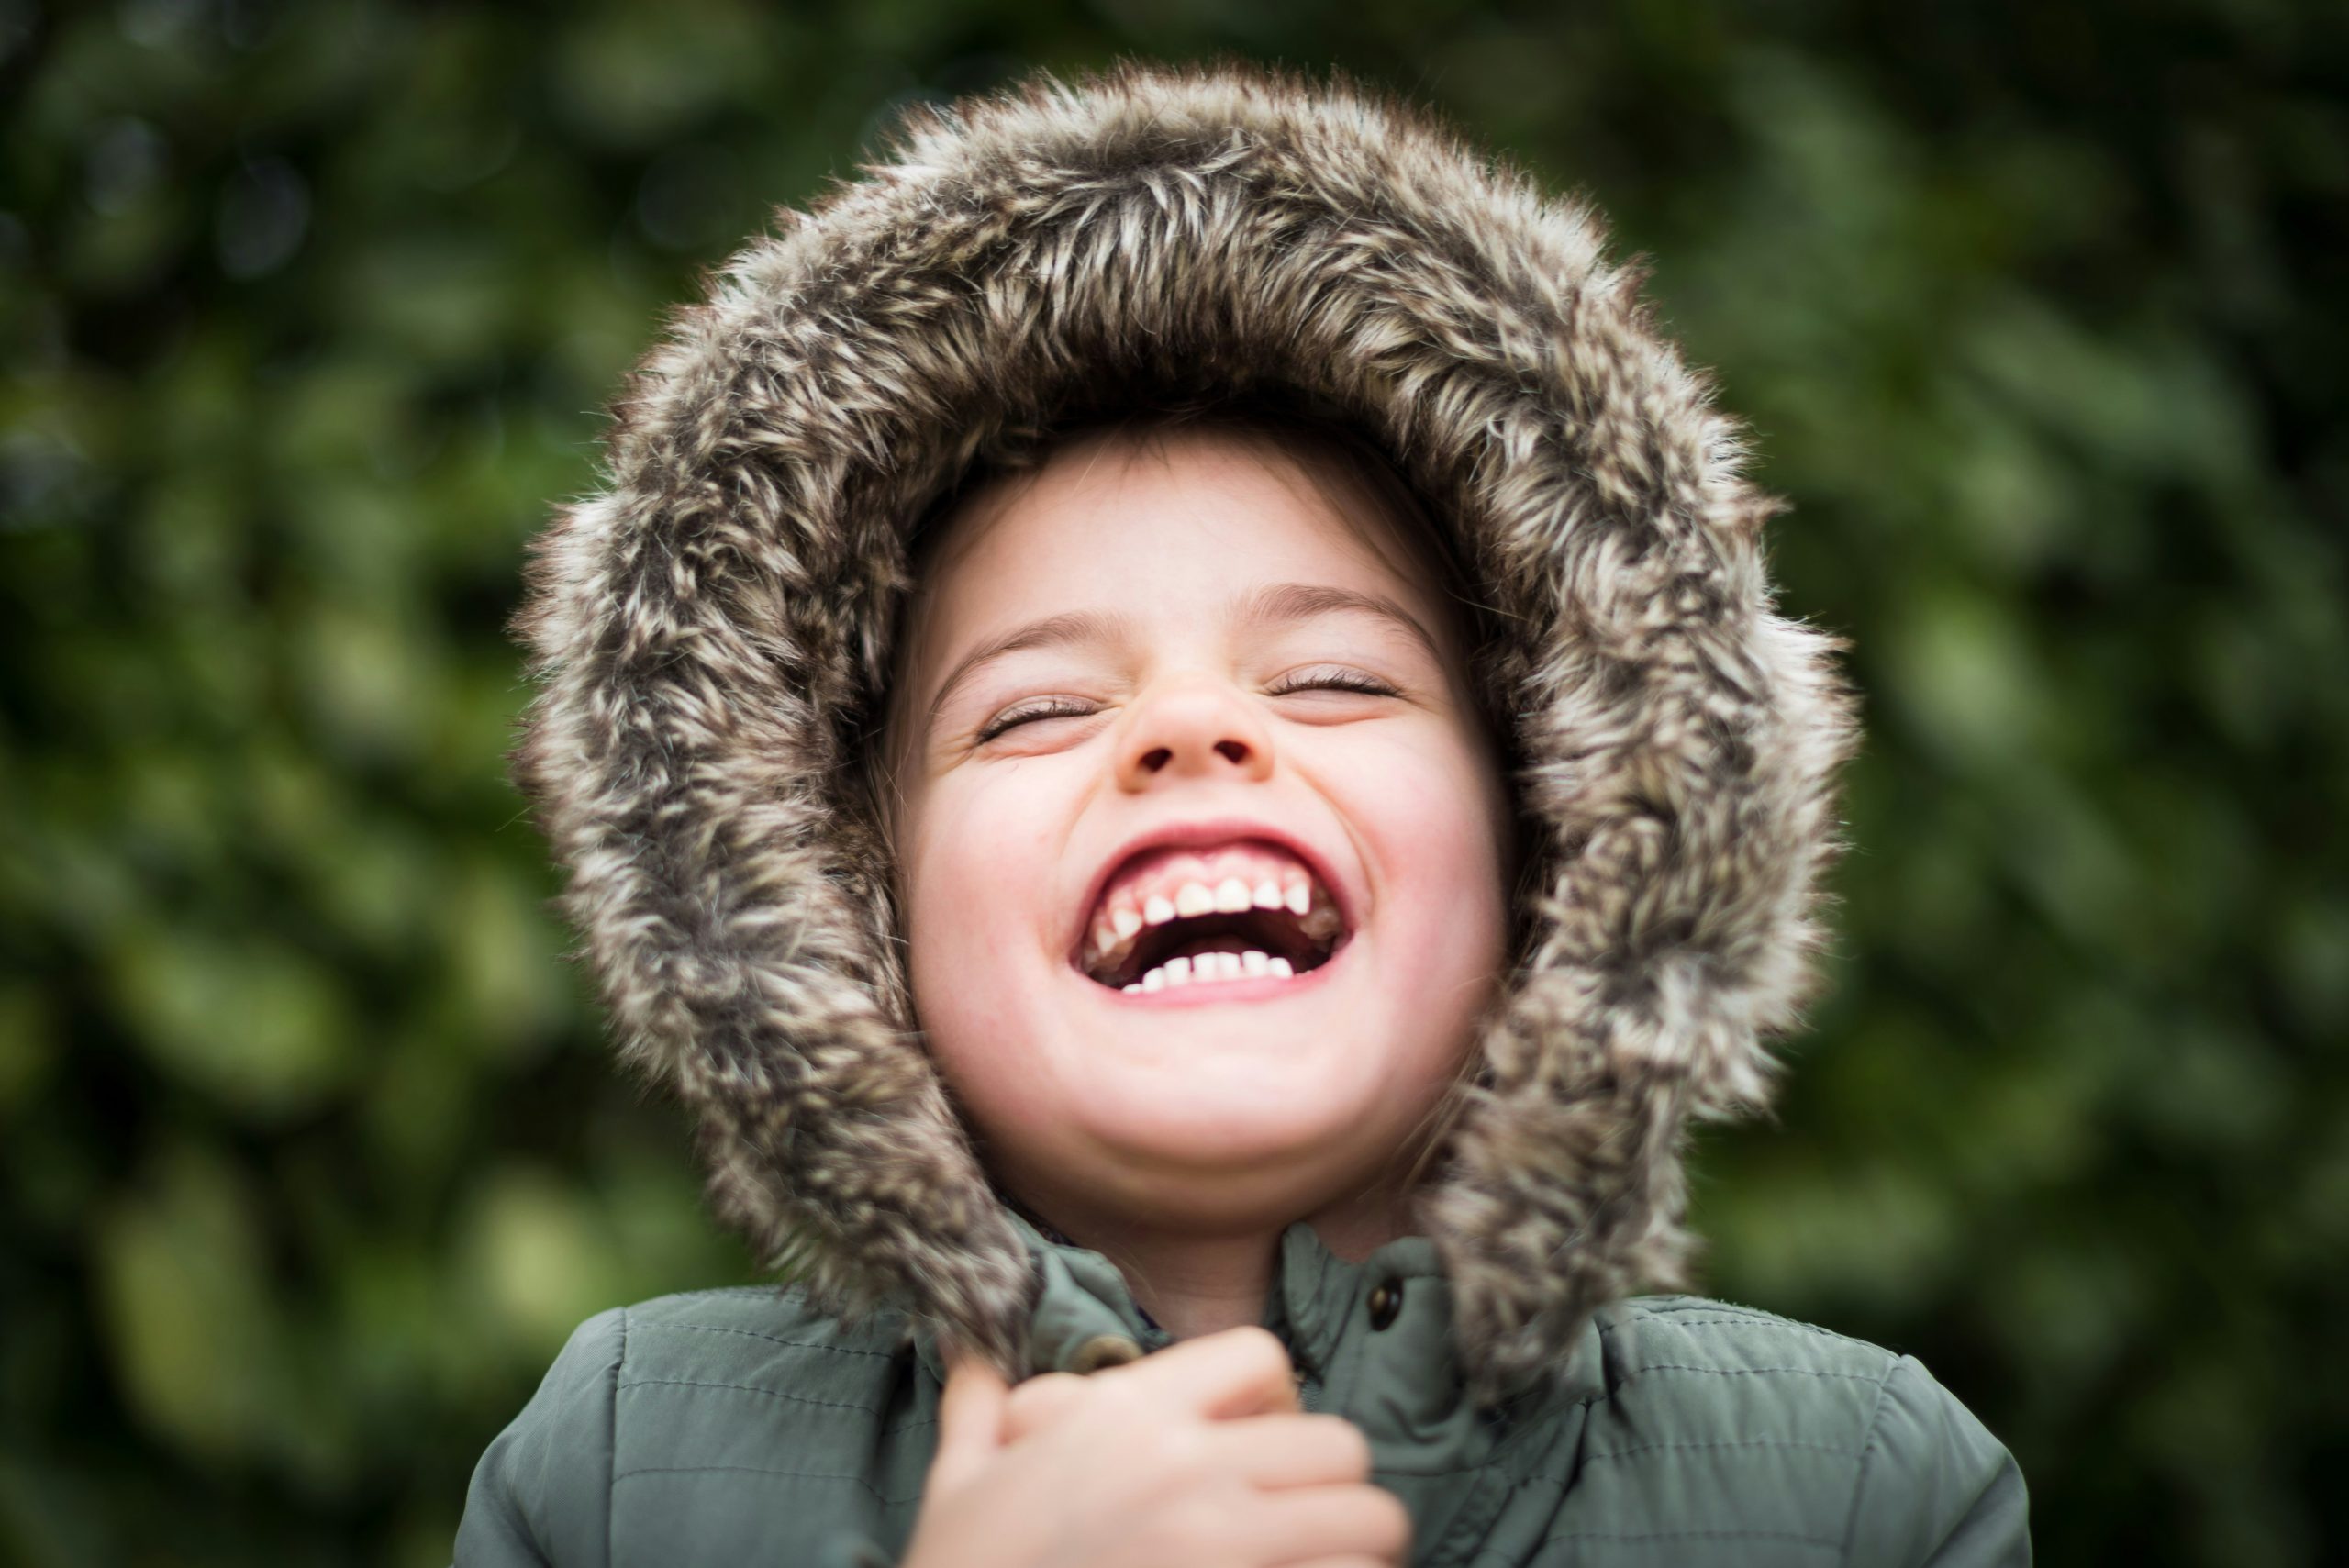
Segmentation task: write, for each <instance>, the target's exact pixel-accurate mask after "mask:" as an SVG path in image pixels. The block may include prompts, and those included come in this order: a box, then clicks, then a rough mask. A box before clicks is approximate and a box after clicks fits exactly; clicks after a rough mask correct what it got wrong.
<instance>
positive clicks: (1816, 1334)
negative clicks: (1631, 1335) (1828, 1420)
mask: <svg viewBox="0 0 2349 1568" xmlns="http://www.w3.org/2000/svg"><path fill="white" fill-rule="evenodd" d="M1633 1310H1634V1311H1636V1312H1637V1313H1638V1314H1639V1321H1642V1322H1648V1323H1662V1324H1664V1325H1665V1326H1666V1327H1669V1328H1674V1329H1711V1328H1719V1327H1723V1326H1735V1327H1738V1328H1749V1329H1750V1328H1776V1329H1789V1330H1791V1331H1793V1332H1795V1333H1798V1334H1802V1335H1806V1336H1808V1337H1809V1338H1811V1339H1815V1340H1835V1341H1836V1342H1837V1343H1839V1344H1845V1345H1854V1346H1856V1347H1858V1348H1859V1349H1861V1350H1864V1351H1882V1350H1883V1349H1884V1347H1883V1346H1882V1345H1875V1344H1870V1343H1869V1342H1868V1341H1867V1340H1855V1339H1854V1338H1852V1336H1851V1335H1849V1334H1839V1333H1837V1332H1836V1331H1835V1330H1834V1329H1822V1328H1820V1326H1819V1325H1818V1324H1816V1323H1804V1322H1801V1321H1798V1319H1796V1318H1781V1317H1779V1316H1778V1315H1777V1314H1776V1313H1775V1312H1763V1311H1759V1310H1756V1311H1754V1312H1753V1313H1752V1314H1751V1315H1749V1316H1746V1317H1742V1318H1683V1316H1682V1314H1681V1313H1678V1312H1656V1311H1653V1310H1651V1309H1649V1308H1647V1307H1636V1308H1634V1309H1633ZM1695 1310H1697V1309H1696V1308H1695V1307H1689V1308H1687V1311H1691V1312H1693V1311H1695ZM1621 1327H1623V1325H1621V1324H1618V1323H1601V1324H1600V1325H1599V1326H1598V1331H1599V1332H1600V1333H1602V1334H1607V1333H1612V1332H1614V1331H1615V1330H1616V1329H1620V1328H1621Z"/></svg>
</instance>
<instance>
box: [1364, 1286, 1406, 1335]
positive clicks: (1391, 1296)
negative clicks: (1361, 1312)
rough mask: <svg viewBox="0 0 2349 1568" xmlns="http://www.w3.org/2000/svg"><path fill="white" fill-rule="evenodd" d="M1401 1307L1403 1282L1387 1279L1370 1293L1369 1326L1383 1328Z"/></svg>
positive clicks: (1392, 1320) (1391, 1320)
mask: <svg viewBox="0 0 2349 1568" xmlns="http://www.w3.org/2000/svg"><path fill="white" fill-rule="evenodd" d="M1402 1309H1403V1282H1402V1281H1401V1280H1388V1281H1386V1283H1385V1284H1381V1285H1380V1286H1379V1287H1378V1288H1377V1289H1375V1290H1374V1291H1372V1292H1371V1293H1370V1326H1371V1327H1372V1328H1373V1329H1384V1328H1386V1325H1388V1324H1389V1323H1392V1322H1394V1321H1395V1314H1397V1312H1400V1311H1401V1310H1402Z"/></svg>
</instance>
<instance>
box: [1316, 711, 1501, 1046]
mask: <svg viewBox="0 0 2349 1568" xmlns="http://www.w3.org/2000/svg"><path fill="white" fill-rule="evenodd" d="M1416 739H1417V740H1419V742H1420V743H1419V744H1411V745H1404V746H1397V747H1394V748H1391V749H1390V750H1389V751H1388V752H1387V754H1386V756H1385V757H1384V758H1383V759H1381V760H1379V761H1378V762H1375V763H1373V764H1369V765H1364V766H1360V767H1358V768H1357V769H1355V770H1354V776H1356V777H1359V778H1362V779H1364V780H1365V781H1375V787H1373V788H1365V789H1364V790H1362V791H1360V792H1359V794H1358V798H1357V799H1356V800H1354V801H1353V802H1351V803H1350V805H1349V808H1348V815H1349V817H1352V818H1353V821H1354V822H1355V823H1356V824H1357V825H1358V827H1359V828H1360V830H1361V831H1362V832H1363V834H1364V837H1365V838H1366V839H1368V840H1370V841H1371V848H1372V859H1373V862H1374V863H1375V864H1376V865H1379V866H1381V867H1383V868H1384V869H1385V872H1386V885H1385V886H1383V887H1380V888H1378V889H1377V890H1376V891H1377V892H1378V893H1379V894H1380V895H1382V896H1383V898H1384V900H1385V905H1384V907H1382V908H1381V910H1380V911H1379V918H1380V919H1381V921H1382V923H1383V924H1385V925H1386V929H1388V930H1389V931H1390V932H1392V933H1393V934H1394V936H1395V937H1396V939H1397V942H1398V943H1399V944H1401V945H1402V947H1403V949H1404V952H1403V956H1404V958H1405V960H1406V962H1412V963H1414V964H1417V965H1421V966H1423V973H1424V974H1425V976H1426V981H1427V986H1428V988H1429V989H1430V990H1431V991H1441V992H1442V993H1444V994H1445V995H1444V996H1442V997H1439V998H1437V1004H1438V1005H1440V1006H1446V1007H1451V1006H1453V1004H1455V1003H1457V1004H1458V1005H1459V1006H1462V1007H1467V1006H1468V998H1466V997H1464V996H1462V995H1453V994H1454V993H1459V992H1463V991H1469V990H1475V989H1477V988H1478V987H1479V983H1480V982H1484V981H1486V980H1488V979H1489V978H1490V977H1492V976H1495V975H1497V974H1498V973H1499V972H1500V970H1501V969H1502V967H1503V966H1504V965H1505V963H1506V962H1507V958H1506V952H1505V950H1506V947H1507V940H1508V937H1507V932H1508V885H1507V884H1508V848H1507V839H1506V834H1507V831H1508V825H1507V821H1506V819H1505V817H1504V815H1503V813H1504V811H1505V801H1506V796H1505V795H1504V793H1503V790H1502V786H1501V785H1500V784H1499V781H1498V777H1497V774H1496V773H1495V772H1494V771H1493V768H1492V765H1491V763H1490V762H1487V761H1486V758H1485V756H1484V754H1483V752H1482V751H1480V750H1479V749H1478V748H1477V747H1476V746H1475V744H1474V742H1473V741H1471V740H1468V739H1467V738H1466V737H1463V736H1455V735H1453V734H1452V733H1451V732H1450V731H1449V730H1448V729H1447V730H1445V731H1443V732H1442V734H1441V735H1440V736H1439V737H1438V738H1435V739H1432V740H1431V739H1429V738H1428V737H1426V736H1424V735H1422V736H1420V737H1418V738H1416Z"/></svg>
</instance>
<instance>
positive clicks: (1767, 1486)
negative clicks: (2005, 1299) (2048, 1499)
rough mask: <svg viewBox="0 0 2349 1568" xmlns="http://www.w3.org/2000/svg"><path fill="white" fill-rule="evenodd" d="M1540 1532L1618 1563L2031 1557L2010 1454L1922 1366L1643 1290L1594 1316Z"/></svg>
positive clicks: (1743, 1312)
mask: <svg viewBox="0 0 2349 1568" xmlns="http://www.w3.org/2000/svg"><path fill="white" fill-rule="evenodd" d="M1594 1331H1595V1333H1596V1335H1597V1336H1598V1340H1599V1346H1600V1351H1601V1362H1602V1382H1603V1386H1604V1392H1603V1393H1598V1394H1595V1395H1590V1396H1586V1397H1584V1398H1582V1399H1580V1400H1579V1401H1577V1410H1578V1412H1579V1413H1580V1415H1581V1416H1582V1417H1583V1419H1582V1420H1580V1421H1579V1422H1574V1421H1568V1422H1565V1423H1562V1425H1564V1426H1566V1427H1571V1428H1572V1429H1574V1433H1575V1442H1574V1444H1573V1450H1572V1452H1571V1453H1570V1454H1566V1455H1560V1454H1557V1453H1555V1452H1553V1453H1552V1454H1550V1455H1548V1456H1546V1463H1545V1465H1544V1468H1545V1469H1549V1470H1553V1471H1555V1472H1557V1473H1556V1475H1555V1477H1554V1478H1555V1479H1556V1480H1557V1481H1558V1482H1559V1484H1560V1485H1561V1486H1562V1487H1563V1500H1562V1501H1561V1503H1560V1506H1559V1508H1558V1511H1557V1513H1556V1515H1555V1517H1554V1518H1553V1521H1552V1522H1551V1524H1550V1526H1549V1528H1548V1529H1547V1531H1546V1532H1545V1536H1544V1542H1545V1544H1546V1543H1551V1542H1554V1543H1558V1544H1559V1545H1564V1546H1567V1547H1568V1550H1569V1551H1581V1552H1585V1553H1587V1554H1590V1555H1592V1556H1595V1557H1598V1558H1600V1559H1602V1560H1606V1561H1613V1560H1614V1559H1615V1558H1617V1557H1618V1556H1622V1557H1624V1558H1625V1559H1626V1560H1627V1561H1648V1560H1650V1557H1648V1556H1642V1555H1641V1553H1642V1552H1645V1553H1649V1554H1652V1555H1653V1556H1654V1560H1657V1561H1662V1560H1664V1559H1665V1558H1669V1559H1670V1560H1672V1561H1675V1562H1692V1563H1693V1562H1715V1561H1719V1562H1773V1563H1775V1562H1787V1563H1803V1564H1812V1565H1817V1564H1826V1563H1833V1564H1851V1565H1854V1568H1876V1565H1877V1564H1904V1565H1905V1564H1932V1565H1933V1568H1975V1565H1977V1564H1978V1565H1982V1568H1989V1565H1993V1564H1996V1565H1998V1568H2020V1565H2022V1564H2027V1563H2028V1562H2030V1560H2031V1543H2030V1533H2029V1529H2028V1524H2027V1505H2026V1498H2025V1494H2024V1488H2023V1482H2022V1475H2021V1471H2020V1469H2019V1468H2018V1467H2017V1466H2016V1464H2015V1462H2014V1459H2013V1457H2012V1456H2011V1455H2010V1454H2009V1452H2008V1451H2007V1450H2006V1448H2005V1446H2004V1445H2002V1444H2001V1443H2000V1442H1999V1441H1998V1440H1997V1439H1996V1438H1994V1437H1992V1436H1991V1435H1990V1433H1989V1432H1988V1431H1987V1429H1985V1428H1984V1427H1983V1425H1982V1423H1981V1422H1980V1421H1978V1420H1976V1418H1975V1417H1974V1415H1973V1414H1972V1412H1970V1411H1968V1410H1967V1409H1966V1408H1965V1406H1964V1405H1963V1404H1961V1403H1960V1402H1959V1401H1958V1400H1957V1398H1956V1397H1955V1396H1953V1395H1952V1394H1950V1393H1949V1391H1948V1390H1946V1389H1944V1388H1943V1387H1942V1385H1940V1384H1938V1383H1936V1382H1935V1381H1934V1380H1933V1378H1932V1374H1931V1373H1928V1372H1927V1371H1926V1370H1925V1368H1924V1366H1923V1364H1922V1363H1921V1362H1919V1361H1917V1360H1916V1358H1914V1357H1912V1356H1904V1355H1900V1354H1897V1353H1896V1352H1894V1351H1888V1350H1886V1349H1884V1348H1883V1347H1881V1346H1878V1345H1873V1344H1870V1343H1868V1342H1867V1341H1865V1340H1855V1339H1852V1338H1850V1337H1848V1336H1845V1335H1842V1334H1837V1333H1832V1332H1831V1331H1829V1330H1827V1329H1820V1328H1817V1327H1815V1326H1813V1325H1811V1324H1809V1323H1802V1322H1798V1321H1796V1320H1794V1319H1792V1318H1781V1317H1778V1316H1776V1314H1773V1313H1768V1312H1763V1311H1759V1310H1756V1309H1754V1308H1753V1307H1740V1306H1736V1305H1734V1304H1732V1303H1730V1302H1725V1301H1714V1300H1707V1299H1704V1298H1702V1297H1698V1296H1642V1297H1635V1298H1633V1299H1631V1300H1629V1301H1625V1302H1621V1303H1619V1304H1617V1305H1616V1306H1615V1307H1612V1308H1610V1309H1609V1310H1608V1311H1606V1312H1603V1313H1601V1314H1600V1315H1599V1318H1598V1322H1597V1324H1596V1325H1595V1326H1594Z"/></svg>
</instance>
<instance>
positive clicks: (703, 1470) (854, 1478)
mask: <svg viewBox="0 0 2349 1568" xmlns="http://www.w3.org/2000/svg"><path fill="white" fill-rule="evenodd" d="M713 1473H715V1474H733V1475H774V1476H780V1477H782V1478H784V1479H785V1480H789V1481H839V1482H843V1483H845V1484H847V1485H852V1486H862V1487H863V1488H864V1490H866V1491H867V1492H870V1493H872V1494H873V1496H874V1497H876V1498H878V1499H880V1501H881V1502H882V1503H884V1504H885V1505H887V1506H888V1507H893V1508H894V1507H902V1506H904V1505H905V1504H907V1503H918V1502H919V1501H921V1494H920V1493H918V1492H916V1493H914V1494H912V1495H911V1496H904V1497H893V1496H890V1495H889V1494H888V1493H886V1492H884V1491H883V1490H881V1488H880V1487H878V1486H875V1485H873V1483H872V1482H870V1481H867V1480H866V1479H865V1478H864V1477H863V1476H862V1475H841V1474H839V1473H835V1472H832V1471H829V1470H774V1469H770V1468H768V1467H767V1466H765V1465H759V1464H640V1465H639V1466H637V1467H636V1468H635V1469H634V1470H629V1471H623V1472H621V1473H619V1474H618V1475H616V1476H614V1477H612V1485H614V1486H615V1487H617V1486H618V1485H619V1484H620V1483H621V1482H623V1481H631V1480H634V1479H635V1478H636V1477H637V1476H640V1475H704V1474H713Z"/></svg>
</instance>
